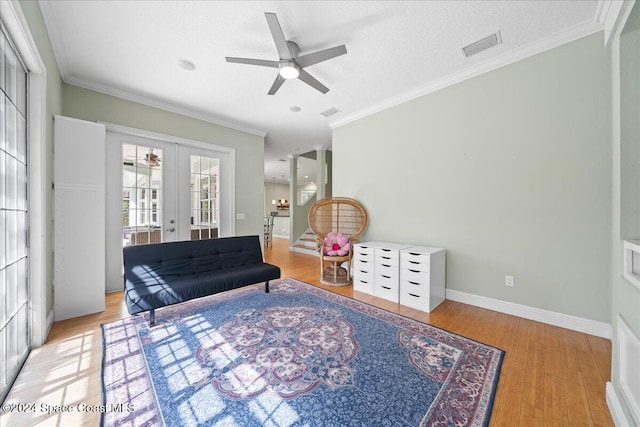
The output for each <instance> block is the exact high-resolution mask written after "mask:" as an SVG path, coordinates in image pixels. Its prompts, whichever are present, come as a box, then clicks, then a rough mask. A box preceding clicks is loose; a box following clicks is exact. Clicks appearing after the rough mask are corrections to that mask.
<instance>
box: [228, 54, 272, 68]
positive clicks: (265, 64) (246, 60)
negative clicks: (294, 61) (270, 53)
mask: <svg viewBox="0 0 640 427" xmlns="http://www.w3.org/2000/svg"><path fill="white" fill-rule="evenodd" d="M225 59H226V60H227V62H235V63H238V64H249V65H260V66H262V67H271V68H278V67H279V66H280V63H279V62H278V61H267V60H266V59H251V58H233V57H230V56H227V57H226V58H225Z"/></svg>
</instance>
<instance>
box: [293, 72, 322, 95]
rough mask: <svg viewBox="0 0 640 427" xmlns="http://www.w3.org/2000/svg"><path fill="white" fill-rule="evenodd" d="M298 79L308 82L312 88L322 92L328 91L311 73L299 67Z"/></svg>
mask: <svg viewBox="0 0 640 427" xmlns="http://www.w3.org/2000/svg"><path fill="white" fill-rule="evenodd" d="M298 78H299V79H300V80H302V81H303V82H305V83H306V84H308V85H309V86H311V87H312V88H314V89H317V90H319V91H320V92H322V93H327V92H329V88H328V87H326V86H325V85H323V84H322V83H320V82H319V81H318V80H316V79H315V78H314V77H313V76H312V75H311V74H309V73H307V72H306V71H305V70H303V69H300V75H299V76H298Z"/></svg>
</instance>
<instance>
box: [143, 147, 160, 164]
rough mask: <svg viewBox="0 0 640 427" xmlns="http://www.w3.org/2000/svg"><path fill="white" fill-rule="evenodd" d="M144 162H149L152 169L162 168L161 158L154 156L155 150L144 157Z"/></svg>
mask: <svg viewBox="0 0 640 427" xmlns="http://www.w3.org/2000/svg"><path fill="white" fill-rule="evenodd" d="M144 161H145V162H147V164H148V165H149V166H150V167H157V166H160V157H158V155H157V154H154V153H153V150H151V151H150V152H149V153H147V154H145V155H144Z"/></svg>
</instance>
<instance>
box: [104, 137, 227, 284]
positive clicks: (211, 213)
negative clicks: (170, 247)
mask: <svg viewBox="0 0 640 427" xmlns="http://www.w3.org/2000/svg"><path fill="white" fill-rule="evenodd" d="M107 129H109V126H107ZM153 136H155V137H153ZM153 136H152V137H149V136H145V135H134V134H131V133H121V132H112V131H108V132H107V159H106V164H107V184H106V187H107V190H106V191H107V224H106V228H107V255H106V268H107V291H114V290H120V289H122V248H123V247H125V246H136V245H146V244H154V243H162V242H170V241H177V240H201V239H213V238H218V237H222V236H230V235H233V233H234V225H233V221H232V218H233V204H232V202H231V201H232V200H233V194H232V193H233V186H232V182H233V179H232V168H233V165H232V161H231V155H230V152H229V150H225V149H223V150H217V149H211V148H208V147H207V145H206V144H202V143H200V144H198V143H196V142H193V144H189V142H186V143H185V142H184V141H182V140H180V141H178V142H175V141H172V138H171V137H169V136H164V135H157V134H153ZM214 148H215V147H214Z"/></svg>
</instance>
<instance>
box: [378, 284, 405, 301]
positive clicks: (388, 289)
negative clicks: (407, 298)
mask: <svg viewBox="0 0 640 427" xmlns="http://www.w3.org/2000/svg"><path fill="white" fill-rule="evenodd" d="M373 294H374V295H375V296H377V297H380V298H384V299H386V300H389V301H393V302H398V301H399V297H400V293H399V291H398V282H396V283H395V286H388V285H387V284H380V283H378V282H377V281H376V284H375V287H374V291H373Z"/></svg>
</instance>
